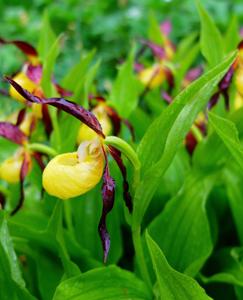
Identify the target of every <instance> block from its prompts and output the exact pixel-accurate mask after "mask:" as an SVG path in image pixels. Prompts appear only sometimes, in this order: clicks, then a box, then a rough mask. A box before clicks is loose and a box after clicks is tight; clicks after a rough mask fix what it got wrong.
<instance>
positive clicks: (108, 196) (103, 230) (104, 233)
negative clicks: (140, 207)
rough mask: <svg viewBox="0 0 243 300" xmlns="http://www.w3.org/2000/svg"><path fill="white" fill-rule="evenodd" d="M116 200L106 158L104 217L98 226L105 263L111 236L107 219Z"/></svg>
mask: <svg viewBox="0 0 243 300" xmlns="http://www.w3.org/2000/svg"><path fill="white" fill-rule="evenodd" d="M114 198H115V181H114V179H113V178H112V177H111V176H110V172H109V167H108V162H107V158H106V165H105V170H104V174H103V185H102V199H103V208H102V215H101V218H100V222H99V226H98V230H99V235H100V238H101V242H102V247H103V252H104V256H103V260H104V263H106V261H107V256H108V253H109V249H110V235H109V233H108V230H107V227H106V217H107V214H108V213H109V212H110V211H111V210H112V208H113V205H114Z"/></svg>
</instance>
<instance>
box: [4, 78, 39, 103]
mask: <svg viewBox="0 0 243 300" xmlns="http://www.w3.org/2000/svg"><path fill="white" fill-rule="evenodd" d="M13 80H14V81H16V82H17V83H18V84H20V85H21V86H23V87H24V88H25V89H26V90H27V91H28V92H30V93H33V92H34V90H35V89H36V88H37V85H36V84H35V83H34V82H33V81H32V80H30V78H29V77H28V76H27V75H26V74H25V73H24V72H19V73H18V74H17V75H15V76H14V77H13ZM9 95H10V97H12V98H13V99H15V100H17V101H19V102H20V103H24V104H25V103H26V100H25V98H24V97H22V96H21V95H20V94H19V93H18V92H17V91H16V90H15V88H13V87H12V86H10V89H9Z"/></svg>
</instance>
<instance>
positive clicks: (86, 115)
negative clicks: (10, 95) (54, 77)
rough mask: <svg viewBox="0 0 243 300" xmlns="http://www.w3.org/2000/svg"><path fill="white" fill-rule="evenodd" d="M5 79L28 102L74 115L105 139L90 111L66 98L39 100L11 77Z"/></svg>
mask: <svg viewBox="0 0 243 300" xmlns="http://www.w3.org/2000/svg"><path fill="white" fill-rule="evenodd" d="M5 78H6V80H7V81H8V82H9V83H10V84H11V85H12V86H13V87H14V88H15V89H16V90H17V91H18V92H19V94H20V95H21V96H23V97H24V98H25V99H26V100H28V101H30V102H34V103H39V104H49V105H52V106H55V107H56V108H59V109H61V110H63V111H65V112H67V113H69V114H71V115H73V116H74V117H75V118H77V119H79V120H80V121H82V122H83V123H84V124H86V125H87V126H88V127H90V128H91V129H93V130H94V131H95V132H96V133H98V134H99V135H101V136H103V137H104V134H103V132H102V128H101V125H100V123H99V121H98V120H97V118H96V117H95V115H94V114H92V113H91V112H89V111H88V110H86V109H84V108H83V107H82V106H80V105H78V104H76V103H74V102H71V101H68V100H66V99H64V98H48V99H44V98H39V97H37V96H34V95H33V94H31V93H29V92H28V91H27V90H25V89H23V88H22V87H21V86H20V85H19V84H18V83H17V82H15V81H14V80H12V79H11V78H9V77H5Z"/></svg>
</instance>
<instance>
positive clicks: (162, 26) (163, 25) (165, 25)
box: [160, 20, 172, 36]
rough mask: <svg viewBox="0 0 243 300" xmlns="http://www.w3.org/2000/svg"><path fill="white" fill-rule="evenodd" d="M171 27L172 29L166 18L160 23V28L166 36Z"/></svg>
mask: <svg viewBox="0 0 243 300" xmlns="http://www.w3.org/2000/svg"><path fill="white" fill-rule="evenodd" d="M171 29H172V25H171V22H170V21H169V20H166V21H164V22H163V23H161V24H160V30H161V32H162V33H163V34H164V35H165V36H168V35H169V34H170V32H171Z"/></svg>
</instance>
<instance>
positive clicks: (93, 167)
mask: <svg viewBox="0 0 243 300" xmlns="http://www.w3.org/2000/svg"><path fill="white" fill-rule="evenodd" d="M104 162H105V159H104V153H103V150H102V145H101V141H100V139H99V138H96V139H94V140H91V141H85V142H83V143H81V144H80V146H79V148H78V151H77V152H73V153H64V154H60V155H57V156H56V157H55V158H53V159H52V160H51V161H50V162H49V163H48V165H47V166H46V168H45V170H44V172H43V187H44V189H45V190H46V191H47V192H48V193H49V194H50V195H53V196H56V197H58V198H60V199H63V200H65V199H69V198H73V197H76V196H79V195H82V194H84V193H86V192H88V191H89V190H91V189H92V188H93V187H94V186H96V185H97V184H98V182H99V181H100V179H101V177H102V174H103V169H104Z"/></svg>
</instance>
